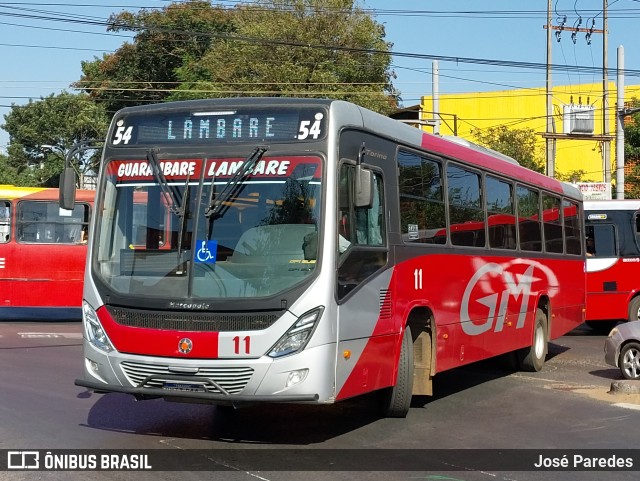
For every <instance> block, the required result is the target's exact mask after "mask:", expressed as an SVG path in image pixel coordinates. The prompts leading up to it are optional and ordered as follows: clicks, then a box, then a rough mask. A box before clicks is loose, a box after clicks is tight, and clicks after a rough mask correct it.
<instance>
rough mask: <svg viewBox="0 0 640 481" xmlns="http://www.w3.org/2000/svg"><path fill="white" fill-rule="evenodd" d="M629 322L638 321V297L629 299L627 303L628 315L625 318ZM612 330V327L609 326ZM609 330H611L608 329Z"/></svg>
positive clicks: (639, 299) (639, 310)
mask: <svg viewBox="0 0 640 481" xmlns="http://www.w3.org/2000/svg"><path fill="white" fill-rule="evenodd" d="M627 319H628V320H629V322H632V321H638V320H640V296H636V297H634V298H633V299H631V302H630V303H629V315H628V316H627ZM611 328H612V329H613V326H611ZM610 330H611V329H610Z"/></svg>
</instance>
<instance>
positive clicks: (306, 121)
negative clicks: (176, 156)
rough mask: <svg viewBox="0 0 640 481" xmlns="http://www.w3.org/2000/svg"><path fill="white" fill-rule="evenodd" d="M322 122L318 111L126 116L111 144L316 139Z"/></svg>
mask: <svg viewBox="0 0 640 481" xmlns="http://www.w3.org/2000/svg"><path fill="white" fill-rule="evenodd" d="M325 120H326V114H325V112H324V111H322V110H319V109H317V108H316V109H306V110H284V109H271V110H251V111H249V110H240V109H237V110H228V111H214V112H167V113H157V114H149V115H128V116H122V117H121V118H119V119H117V120H116V124H115V127H114V129H113V131H112V134H111V144H112V145H113V146H115V147H119V146H122V147H126V146H131V145H157V144H162V145H193V144H228V143H236V142H265V141H269V142H295V141H300V140H304V141H308V140H319V139H321V138H323V137H324V135H325V123H326V122H325Z"/></svg>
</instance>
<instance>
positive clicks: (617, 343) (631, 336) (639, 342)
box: [604, 320, 640, 379]
mask: <svg viewBox="0 0 640 481" xmlns="http://www.w3.org/2000/svg"><path fill="white" fill-rule="evenodd" d="M604 360H605V362H606V363H607V364H609V365H611V366H615V367H617V368H619V369H620V372H621V373H622V376H623V377H624V378H625V379H640V320H638V321H632V322H625V323H622V324H618V325H617V326H616V327H614V328H613V329H612V330H611V332H610V333H609V336H608V337H607V340H606V341H605V342H604Z"/></svg>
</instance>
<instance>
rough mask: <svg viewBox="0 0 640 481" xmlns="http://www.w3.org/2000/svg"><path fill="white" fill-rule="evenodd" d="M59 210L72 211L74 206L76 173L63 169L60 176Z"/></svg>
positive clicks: (66, 168)
mask: <svg viewBox="0 0 640 481" xmlns="http://www.w3.org/2000/svg"><path fill="white" fill-rule="evenodd" d="M59 203H60V208H61V209H66V210H73V208H74V207H75V204H76V172H75V171H74V170H73V167H65V168H64V170H63V171H62V173H61V174H60V199H59Z"/></svg>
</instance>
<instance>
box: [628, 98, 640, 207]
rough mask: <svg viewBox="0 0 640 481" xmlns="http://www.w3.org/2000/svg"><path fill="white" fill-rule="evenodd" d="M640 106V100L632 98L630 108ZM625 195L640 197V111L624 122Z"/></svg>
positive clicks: (632, 197)
mask: <svg viewBox="0 0 640 481" xmlns="http://www.w3.org/2000/svg"><path fill="white" fill-rule="evenodd" d="M638 107H640V100H638V99H637V98H636V97H634V98H632V99H631V102H630V105H629V106H628V108H631V109H634V108H638ZM624 162H625V166H628V168H625V175H626V178H625V181H624V196H625V198H628V199H640V112H638V113H635V114H632V115H631V116H630V117H627V118H625V122H624Z"/></svg>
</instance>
